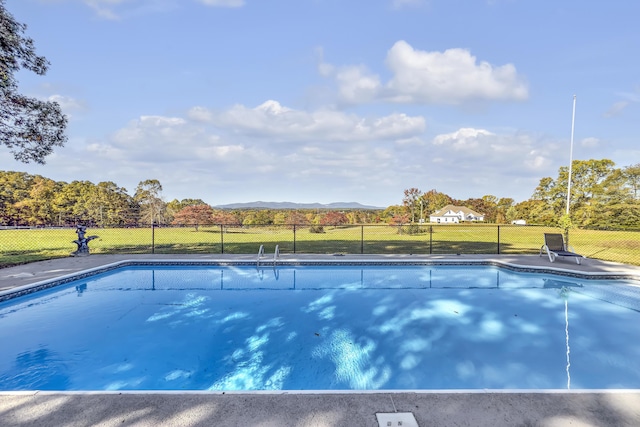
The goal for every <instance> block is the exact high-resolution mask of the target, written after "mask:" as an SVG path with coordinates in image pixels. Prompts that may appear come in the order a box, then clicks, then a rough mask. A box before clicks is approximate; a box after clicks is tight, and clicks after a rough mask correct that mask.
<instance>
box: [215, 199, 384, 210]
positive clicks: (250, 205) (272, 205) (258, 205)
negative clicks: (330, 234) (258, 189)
mask: <svg viewBox="0 0 640 427" xmlns="http://www.w3.org/2000/svg"><path fill="white" fill-rule="evenodd" d="M215 207H216V208H218V209H368V210H381V209H386V208H381V207H379V206H367V205H362V204H360V203H357V202H335V203H329V204H323V203H292V202H261V201H258V202H247V203H229V204H227V205H218V206H215Z"/></svg>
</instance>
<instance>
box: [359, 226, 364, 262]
mask: <svg viewBox="0 0 640 427" xmlns="http://www.w3.org/2000/svg"><path fill="white" fill-rule="evenodd" d="M362 254H364V225H360V255H362Z"/></svg>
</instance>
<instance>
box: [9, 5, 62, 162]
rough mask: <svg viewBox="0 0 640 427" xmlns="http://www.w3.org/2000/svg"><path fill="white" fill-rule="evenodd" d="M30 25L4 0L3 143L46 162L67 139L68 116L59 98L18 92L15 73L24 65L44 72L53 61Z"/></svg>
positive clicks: (16, 153) (19, 156)
mask: <svg viewBox="0 0 640 427" xmlns="http://www.w3.org/2000/svg"><path fill="white" fill-rule="evenodd" d="M26 29H27V26H26V25H25V24H22V23H20V22H18V21H16V20H15V18H14V17H13V15H11V14H10V13H9V12H8V11H7V10H6V8H5V1H4V0H0V144H4V145H5V146H6V147H7V148H9V151H10V152H11V153H12V154H13V157H14V158H15V159H16V160H19V161H21V162H24V163H30V162H36V163H44V162H45V161H44V159H45V157H46V156H48V155H49V154H51V153H52V152H53V149H54V148H55V147H61V146H63V145H64V143H65V142H66V141H67V137H66V136H65V133H64V132H65V129H66V127H67V118H66V116H65V115H64V114H62V110H61V109H60V105H59V104H58V103H57V102H52V101H41V100H39V99H36V98H29V97H27V96H24V95H22V94H20V93H18V82H17V80H16V78H15V74H16V73H17V72H18V71H20V69H25V70H29V71H33V72H34V73H36V74H39V75H44V74H45V73H46V72H47V69H48V67H49V62H48V61H47V59H46V58H45V57H44V56H38V55H36V52H35V47H34V43H33V40H32V39H31V38H29V37H26V36H25V31H26Z"/></svg>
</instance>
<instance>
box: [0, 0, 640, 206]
mask: <svg viewBox="0 0 640 427" xmlns="http://www.w3.org/2000/svg"><path fill="white" fill-rule="evenodd" d="M6 7H7V9H8V10H9V11H10V12H11V13H12V14H13V15H14V16H15V17H16V18H17V19H18V20H19V21H21V22H24V23H26V24H27V25H28V29H27V34H28V35H29V36H30V37H32V38H33V39H34V40H35V43H36V48H37V52H38V54H40V55H44V56H46V57H47V59H49V61H50V62H51V67H50V70H49V72H48V73H47V74H46V76H36V75H34V74H32V73H27V72H21V73H20V74H19V75H18V80H19V84H20V86H19V87H20V91H21V92H23V93H25V94H28V95H31V96H35V97H38V98H42V99H53V100H57V101H59V102H60V104H61V105H62V107H63V110H64V112H65V113H66V114H67V115H68V116H69V118H70V123H69V128H68V136H69V141H68V143H67V145H66V146H65V147H64V148H61V149H58V150H57V151H56V152H55V154H53V155H52V156H50V157H48V160H47V164H46V165H44V166H41V165H24V164H22V163H18V162H16V161H15V160H13V157H12V156H11V155H10V154H9V153H8V152H7V150H6V149H2V150H0V169H2V170H18V171H25V172H29V173H32V174H40V175H43V176H46V177H49V178H52V179H55V180H59V181H67V182H70V181H73V180H90V181H92V182H94V183H98V182H100V181H113V182H115V183H116V184H118V185H120V186H123V187H125V188H127V190H128V191H129V192H130V193H131V194H133V191H134V190H135V187H136V185H137V184H138V182H140V181H143V180H146V179H159V180H160V182H161V183H162V185H163V188H164V197H165V199H166V200H167V201H169V200H172V199H174V198H178V199H183V198H201V199H203V200H204V201H206V202H207V203H210V204H212V205H218V204H225V203H232V202H249V201H255V200H265V201H293V202H321V203H329V202H338V201H343V202H344V201H357V202H360V203H363V204H369V205H376V206H388V205H392V204H400V203H401V201H402V197H403V190H404V189H406V188H410V187H417V188H419V189H420V190H422V191H428V190H431V189H436V190H438V191H440V192H444V193H447V194H449V195H450V196H452V197H454V198H457V199H466V198H470V197H482V196H484V195H487V194H491V195H495V196H497V197H512V198H514V199H515V200H516V201H517V202H518V201H522V200H526V199H528V198H529V197H530V196H531V194H532V193H533V191H534V189H535V187H536V185H537V184H538V182H539V180H540V178H543V177H546V176H551V177H554V178H555V177H556V176H557V171H558V168H559V167H560V166H566V165H568V162H569V148H570V137H571V117H572V103H573V95H574V94H575V95H576V96H577V104H576V120H575V136H574V156H573V158H574V159H584V160H586V159H602V158H608V159H611V160H613V161H614V162H616V165H617V166H618V167H624V166H629V165H632V164H636V163H638V162H640V144H639V139H640V138H639V135H640V120H639V119H640V56H638V54H637V52H638V50H639V49H640V30H638V21H637V18H638V16H640V2H636V1H629V0H612V1H610V2H601V1H590V0H580V1H579V0H564V1H551V0H539V1H535V2H533V1H524V0H369V1H365V0H358V1H355V0H354V1H348V0H270V1H265V0H7V1H6Z"/></svg>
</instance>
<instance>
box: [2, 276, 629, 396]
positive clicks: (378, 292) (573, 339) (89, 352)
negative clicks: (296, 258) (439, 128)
mask: <svg viewBox="0 0 640 427" xmlns="http://www.w3.org/2000/svg"><path fill="white" fill-rule="evenodd" d="M639 310H640V288H639V287H637V286H633V284H631V283H627V282H623V281H608V282H607V281H592V280H580V279H574V278H567V277H560V276H552V275H546V274H520V273H516V272H512V271H509V270H502V269H498V268H494V267H453V266H412V267H408V266H407V267H403V266H400V267H388V266H384V267H381V266H378V267H374V266H364V267H363V266H332V267H328V266H296V267H286V266H282V267H278V268H277V269H272V268H265V269H262V268H261V269H257V268H256V267H255V266H253V267H233V266H225V267H215V266H214V267H211V266H210V267H130V268H123V269H118V270H114V271H112V272H108V273H103V274H100V275H97V276H93V277H90V278H88V279H84V280H82V281H76V282H73V283H69V284H65V285H61V286H58V287H55V288H51V289H49V290H45V291H41V292H38V293H34V294H31V295H27V296H23V297H19V298H15V299H12V300H9V301H6V302H4V303H1V304H0V390H36V389H37V390H310V389H312V390H346V389H353V390H393V389H395V390H398V389H422V390H424V389H567V388H571V389H611V388H640V364H639V363H638V360H640V328H639V327H638V325H639V324H640V312H639Z"/></svg>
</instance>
